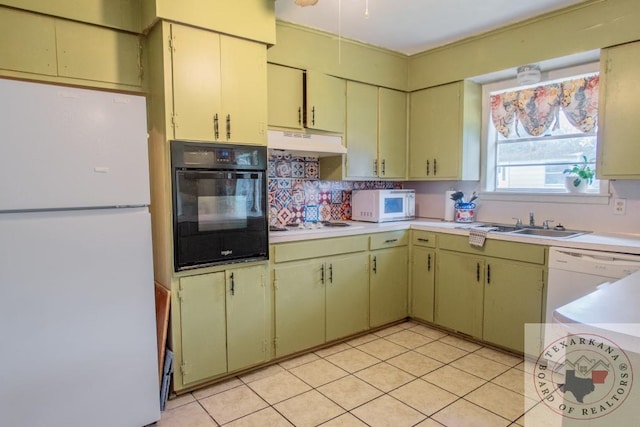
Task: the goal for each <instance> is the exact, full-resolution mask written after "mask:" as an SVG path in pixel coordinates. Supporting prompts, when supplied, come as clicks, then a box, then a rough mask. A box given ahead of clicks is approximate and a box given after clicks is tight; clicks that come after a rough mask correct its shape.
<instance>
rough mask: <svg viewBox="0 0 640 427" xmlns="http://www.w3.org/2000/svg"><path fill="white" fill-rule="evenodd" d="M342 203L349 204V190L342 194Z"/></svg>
mask: <svg viewBox="0 0 640 427" xmlns="http://www.w3.org/2000/svg"><path fill="white" fill-rule="evenodd" d="M342 203H343V204H349V205H350V204H351V190H345V191H343V192H342Z"/></svg>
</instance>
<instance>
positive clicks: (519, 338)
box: [483, 259, 545, 352]
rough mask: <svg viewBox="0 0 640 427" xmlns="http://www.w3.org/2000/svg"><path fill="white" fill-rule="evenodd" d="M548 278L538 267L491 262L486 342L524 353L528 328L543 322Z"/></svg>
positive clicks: (486, 302)
mask: <svg viewBox="0 0 640 427" xmlns="http://www.w3.org/2000/svg"><path fill="white" fill-rule="evenodd" d="M544 277H545V270H544V268H543V267H541V266H538V265H530V264H525V263H519V262H514V261H506V260H497V259H488V260H487V279H486V284H485V287H484V322H483V339H484V340H486V341H489V342H492V343H494V344H498V345H500V346H502V347H507V348H510V349H513V350H517V351H521V352H523V351H524V339H525V337H524V325H525V324H526V323H540V322H542V297H543V289H544Z"/></svg>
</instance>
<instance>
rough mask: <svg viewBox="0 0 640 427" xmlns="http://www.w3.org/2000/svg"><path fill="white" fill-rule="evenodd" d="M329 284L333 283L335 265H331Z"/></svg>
mask: <svg viewBox="0 0 640 427" xmlns="http://www.w3.org/2000/svg"><path fill="white" fill-rule="evenodd" d="M329 283H333V264H329Z"/></svg>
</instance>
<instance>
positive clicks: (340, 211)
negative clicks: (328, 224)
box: [331, 204, 345, 219]
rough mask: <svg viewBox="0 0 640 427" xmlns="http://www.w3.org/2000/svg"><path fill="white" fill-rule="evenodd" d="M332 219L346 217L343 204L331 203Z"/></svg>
mask: <svg viewBox="0 0 640 427" xmlns="http://www.w3.org/2000/svg"><path fill="white" fill-rule="evenodd" d="M331 219H345V214H344V208H343V206H342V205H341V204H339V205H338V204H335V205H331Z"/></svg>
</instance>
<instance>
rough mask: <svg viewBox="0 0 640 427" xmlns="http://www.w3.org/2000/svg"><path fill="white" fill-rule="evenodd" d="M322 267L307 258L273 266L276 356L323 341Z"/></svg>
mask: <svg viewBox="0 0 640 427" xmlns="http://www.w3.org/2000/svg"><path fill="white" fill-rule="evenodd" d="M324 267H325V265H324V261H323V260H308V261H299V262H295V263H291V264H284V265H280V266H277V267H276V268H275V269H274V272H273V274H274V289H275V354H276V357H280V356H284V355H287V354H291V353H295V352H297V351H301V350H304V349H306V348H310V347H314V346H317V345H320V344H323V343H324V342H325V300H324V298H325V288H324V284H323V280H322V279H323V275H324V274H326V271H325V268H324Z"/></svg>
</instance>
